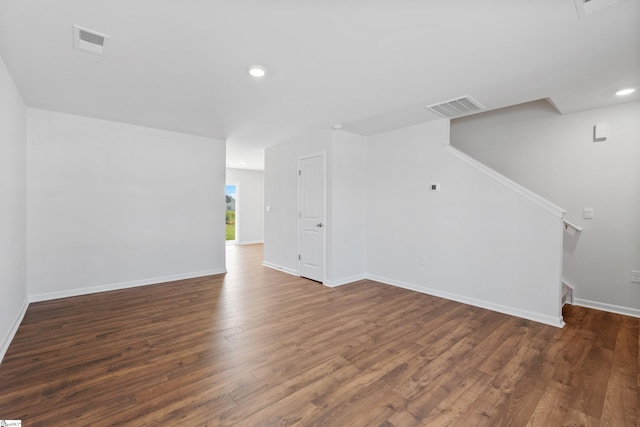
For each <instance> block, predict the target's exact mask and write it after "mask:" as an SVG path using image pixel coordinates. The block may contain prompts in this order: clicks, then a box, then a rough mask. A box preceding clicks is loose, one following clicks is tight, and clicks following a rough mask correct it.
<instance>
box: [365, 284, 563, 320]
mask: <svg viewBox="0 0 640 427" xmlns="http://www.w3.org/2000/svg"><path fill="white" fill-rule="evenodd" d="M367 279H370V280H374V281H376V282H380V283H384V284H387V285H391V286H397V287H399V288H404V289H408V290H410V291H415V292H420V293H423V294H427V295H433V296H436V297H439V298H444V299H448V300H451V301H457V302H461V303H463V304H468V305H473V306H474V307H480V308H486V309H487V310H491V311H497V312H498V313H503V314H508V315H510V316H516V317H521V318H523V319H528V320H533V321H535V322H540V323H544V324H546V325H551V326H555V327H557V328H562V327H563V326H564V320H562V316H559V317H553V316H548V315H546V314H542V313H535V312H532V311H528V310H520V309H517V308H514V307H508V306H504V305H500V304H494V303H492V302H488V301H484V300H478V299H475V298H469V297H465V296H462V295H457V294H452V293H449V292H445V291H440V290H437V289H432V288H428V287H424V286H418V285H414V284H411V283H405V282H401V281H398V280H394V279H389V278H387V277H381V276H376V275H374V274H367Z"/></svg>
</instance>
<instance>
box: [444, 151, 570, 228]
mask: <svg viewBox="0 0 640 427" xmlns="http://www.w3.org/2000/svg"><path fill="white" fill-rule="evenodd" d="M443 145H444V151H446V152H448V153H450V154H452V155H453V156H455V157H457V158H458V159H460V160H462V161H463V162H465V163H466V164H468V165H470V166H471V167H473V168H474V169H477V170H478V171H480V172H482V173H483V174H485V175H487V176H488V177H490V178H492V179H494V180H495V181H498V182H499V183H501V184H502V185H504V186H505V187H507V188H509V189H510V190H512V191H514V192H516V193H518V194H520V195H521V196H522V197H524V198H526V199H528V200H530V201H532V202H533V203H535V204H536V205H538V206H540V207H541V208H543V209H545V210H546V211H548V212H550V213H552V214H553V215H555V216H557V217H558V218H563V217H564V214H565V213H566V212H567V211H566V210H564V209H562V208H561V207H559V206H557V205H555V204H553V203H551V202H550V201H548V200H547V199H545V198H543V197H541V196H539V195H537V194H536V193H534V192H533V191H531V190H529V189H527V188H525V187H523V186H522V185H520V184H518V183H517V182H515V181H512V180H510V179H509V178H507V177H506V176H504V175H502V174H501V173H499V172H497V171H495V170H493V169H491V168H490V167H488V166H486V165H484V164H482V163H480V162H479V161H477V160H476V159H474V158H472V157H470V156H469V155H468V154H466V153H463V152H462V151H460V150H458V149H457V148H455V147H454V146H452V145H451V144H448V143H445V144H443Z"/></svg>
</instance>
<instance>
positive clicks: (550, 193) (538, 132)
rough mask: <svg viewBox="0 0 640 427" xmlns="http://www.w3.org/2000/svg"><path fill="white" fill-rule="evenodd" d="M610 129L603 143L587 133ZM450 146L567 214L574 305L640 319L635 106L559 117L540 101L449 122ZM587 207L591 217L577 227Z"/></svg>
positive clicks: (638, 123) (567, 270) (639, 133)
mask: <svg viewBox="0 0 640 427" xmlns="http://www.w3.org/2000/svg"><path fill="white" fill-rule="evenodd" d="M601 122H606V123H608V124H609V138H608V139H607V141H606V142H599V143H594V142H593V126H594V125H595V124H596V123H601ZM451 134H452V135H451V141H452V144H453V145H456V146H457V147H460V148H461V149H463V150H464V151H466V152H468V153H470V154H471V155H473V156H474V157H476V158H478V159H480V160H481V161H483V162H485V163H487V164H488V165H490V166H491V167H493V168H495V169H497V170H498V171H501V172H502V173H504V174H505V175H507V176H509V177H510V178H512V179H514V180H516V181H518V182H520V183H521V184H523V185H525V186H527V187H529V188H531V189H532V190H534V191H536V192H537V193H539V194H541V195H542V196H544V197H546V198H547V199H549V200H551V201H553V202H554V203H556V204H559V205H561V206H562V207H563V208H565V209H566V210H567V219H569V220H570V221H572V222H575V223H577V224H578V225H581V226H582V227H583V228H584V231H583V232H582V233H579V234H578V235H576V236H574V237H570V236H568V235H567V236H566V237H565V244H564V276H565V278H566V280H567V282H569V283H570V284H572V285H573V286H575V288H576V291H575V295H574V296H575V302H576V303H578V304H582V305H587V306H592V307H595V308H603V309H606V310H611V311H618V312H622V313H627V314H632V315H636V316H638V315H640V284H638V283H631V281H630V280H631V270H640V168H639V167H638V162H639V161H640V103H639V102H634V103H628V104H622V105H618V106H613V107H607V108H601V109H595V110H589V111H584V112H579V113H573V114H567V115H559V114H558V113H557V112H556V111H555V110H554V109H553V108H552V107H551V106H550V105H549V104H548V103H547V102H546V101H538V102H533V103H528V104H524V105H520V106H517V107H511V108H506V109H501V110H497V111H493V112H488V113H484V114H480V115H476V116H471V117H467V118H462V119H458V120H454V121H453V122H452V128H451ZM585 207H591V208H593V209H594V217H593V219H592V220H585V219H583V215H582V210H583V208H585Z"/></svg>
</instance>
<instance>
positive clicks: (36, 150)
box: [27, 109, 225, 300]
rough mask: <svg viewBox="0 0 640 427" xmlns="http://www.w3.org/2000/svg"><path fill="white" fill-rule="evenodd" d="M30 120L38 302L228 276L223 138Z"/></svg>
mask: <svg viewBox="0 0 640 427" xmlns="http://www.w3.org/2000/svg"><path fill="white" fill-rule="evenodd" d="M27 114H28V120H27V123H28V124H27V126H28V130H27V141H28V143H27V145H28V149H27V162H28V165H29V167H28V171H27V188H28V192H27V247H28V259H29V265H28V270H27V281H28V292H29V294H30V298H31V299H33V300H40V299H50V298H55V297H63V296H69V295H76V294H82V293H87V292H95V291H99V290H107V289H115V288H122V287H129V286H134V285H141V284H148V283H156V282H160V281H166V280H172V279H177V278H183V277H194V276H199V275H206V274H215V273H220V272H223V271H224V269H225V242H224V235H225V233H224V211H225V203H224V183H225V143H224V141H219V140H215V139H210V138H203V137H198V136H191V135H185V134H179V133H174V132H168V131H162V130H157V129H150V128H144V127H139V126H132V125H126V124H121V123H115V122H109V121H104V120H96V119H89V118H84V117H78V116H73V115H67V114H60V113H53V112H48V111H43V110H35V109H27Z"/></svg>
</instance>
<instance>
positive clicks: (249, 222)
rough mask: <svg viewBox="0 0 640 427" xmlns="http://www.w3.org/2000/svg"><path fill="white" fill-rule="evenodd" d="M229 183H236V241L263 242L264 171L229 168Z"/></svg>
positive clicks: (245, 242)
mask: <svg viewBox="0 0 640 427" xmlns="http://www.w3.org/2000/svg"><path fill="white" fill-rule="evenodd" d="M227 184H235V185H236V192H237V199H238V200H237V203H236V211H237V212H236V215H237V217H236V243H237V244H239V245H249V244H252V243H263V242H264V172H263V171H254V170H245V169H234V168H227Z"/></svg>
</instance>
